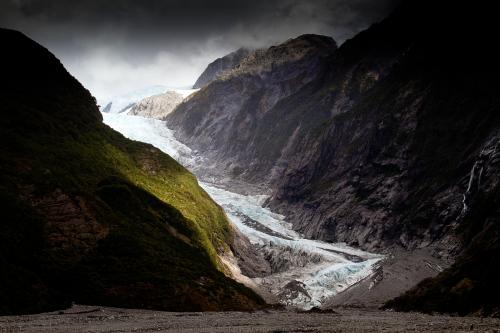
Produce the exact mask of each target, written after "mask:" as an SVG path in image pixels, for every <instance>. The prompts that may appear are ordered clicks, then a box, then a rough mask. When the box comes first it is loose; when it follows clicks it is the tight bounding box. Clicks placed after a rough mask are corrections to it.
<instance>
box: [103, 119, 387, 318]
mask: <svg viewBox="0 0 500 333" xmlns="http://www.w3.org/2000/svg"><path fill="white" fill-rule="evenodd" d="M103 118H104V122H105V123H106V124H107V125H109V126H110V127H112V128H113V129H115V130H117V131H118V132H120V133H122V134H123V135H125V136H126V137H128V138H130V139H133V140H137V141H142V142H146V143H150V144H152V145H154V146H155V147H157V148H159V149H160V150H162V151H164V152H166V153H167V154H169V155H170V156H172V157H173V158H175V159H176V160H178V161H179V162H180V163H181V164H183V165H184V166H186V167H188V168H190V167H194V166H195V165H196V163H203V160H202V159H201V157H199V156H195V155H194V154H193V151H192V150H191V149H190V148H189V147H187V146H186V145H184V144H182V143H180V142H179V141H177V140H176V139H175V137H174V135H173V131H172V130H170V129H168V128H167V127H166V125H165V122H163V121H160V120H155V119H148V118H143V117H140V116H129V115H126V114H103ZM200 185H201V186H202V187H203V189H205V191H206V192H207V193H208V194H209V195H210V196H211V197H212V198H213V199H214V200H215V201H216V202H217V203H218V204H219V205H221V206H222V207H223V208H224V210H225V211H226V213H227V215H228V217H229V219H230V220H231V221H232V222H233V223H234V225H235V226H236V227H237V228H238V229H239V230H240V231H241V232H242V233H243V234H245V235H246V236H247V237H248V239H249V240H250V242H251V243H252V244H254V245H255V246H257V247H258V248H259V250H260V251H262V252H263V253H264V255H265V257H266V258H269V259H268V260H269V262H270V266H271V267H272V272H271V273H270V274H269V275H267V276H265V277H261V278H254V279H253V280H254V282H255V283H256V284H257V285H258V286H260V287H261V288H264V289H267V290H268V291H269V292H270V293H272V294H273V295H275V296H276V297H277V299H278V300H279V301H280V302H281V303H283V304H285V305H290V306H297V307H300V308H303V309H309V308H311V307H313V306H321V304H322V302H323V301H324V300H326V299H327V298H329V297H331V296H334V295H335V294H337V293H339V292H341V291H343V290H345V289H346V288H348V287H349V286H352V285H353V284H355V283H357V282H359V281H360V280H362V279H364V278H366V277H367V276H369V275H371V274H372V273H373V269H374V267H375V266H376V264H377V262H378V261H379V260H380V259H382V256H380V255H376V254H372V253H369V252H365V251H361V250H359V249H355V248H351V247H349V246H347V245H345V244H333V243H327V242H322V241H318V240H311V239H306V238H304V237H303V236H302V235H300V234H299V233H298V232H296V231H294V230H292V226H291V225H290V224H289V223H288V222H286V220H285V217H284V216H283V215H280V214H276V213H274V212H272V211H271V210H269V209H268V208H265V207H262V203H263V202H264V200H265V199H266V196H265V195H242V194H238V193H234V192H231V191H228V190H227V189H224V188H221V187H220V186H219V185H216V184H208V183H203V182H200ZM354 258H356V259H354Z"/></svg>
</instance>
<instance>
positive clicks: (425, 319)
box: [0, 305, 500, 333]
mask: <svg viewBox="0 0 500 333" xmlns="http://www.w3.org/2000/svg"><path fill="white" fill-rule="evenodd" d="M0 332H51V333H57V332H500V319H494V318H476V317H450V316H442V315H436V316H430V315H424V314H418V313H398V312H388V311H378V310H367V309H338V310H336V311H335V312H332V313H305V312H302V313H301V312H293V311H266V312H263V311H258V312H186V313H179V312H159V311H147V310H131V309H118V308H106V307H96V306H81V305H76V306H73V307H72V308H70V309H68V310H65V311H56V312H50V313H41V314H35V315H25V316H6V317H0Z"/></svg>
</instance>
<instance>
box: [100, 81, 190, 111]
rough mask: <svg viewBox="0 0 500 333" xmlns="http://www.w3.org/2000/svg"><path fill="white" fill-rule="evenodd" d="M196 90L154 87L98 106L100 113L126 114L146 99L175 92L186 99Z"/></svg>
mask: <svg viewBox="0 0 500 333" xmlns="http://www.w3.org/2000/svg"><path fill="white" fill-rule="evenodd" d="M198 90H199V89H185V88H177V87H167V86H162V85H155V86H150V87H146V88H143V89H138V90H134V91H131V92H128V93H125V94H121V95H117V96H113V97H111V98H108V99H104V100H99V105H100V110H101V112H102V113H127V111H129V110H130V109H131V108H132V107H133V106H134V105H135V104H136V103H137V102H139V101H141V100H142V99H144V98H146V97H151V96H154V95H159V94H163V93H165V92H167V91H175V92H176V93H178V94H180V95H182V97H184V98H186V97H188V96H189V95H191V94H192V93H194V92H196V91H198Z"/></svg>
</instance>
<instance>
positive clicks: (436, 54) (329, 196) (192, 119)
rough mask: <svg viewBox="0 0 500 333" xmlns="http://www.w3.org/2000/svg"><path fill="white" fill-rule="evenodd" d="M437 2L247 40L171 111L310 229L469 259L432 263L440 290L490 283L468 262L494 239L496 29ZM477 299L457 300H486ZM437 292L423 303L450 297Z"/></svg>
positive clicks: (181, 125)
mask: <svg viewBox="0 0 500 333" xmlns="http://www.w3.org/2000/svg"><path fill="white" fill-rule="evenodd" d="M444 7H445V6H443V8H440V7H439V6H433V7H432V8H430V7H428V6H427V4H417V3H416V2H415V3H410V4H407V5H403V6H402V7H400V8H399V9H398V10H397V11H396V12H395V13H394V14H393V15H391V16H390V17H389V18H387V19H386V20H384V21H383V22H381V23H379V24H375V25H373V26H372V27H370V28H369V29H367V30H366V31H364V32H362V33H360V34H358V35H357V36H355V37H354V38H353V39H351V40H349V41H347V42H345V43H344V44H343V45H342V46H341V47H339V48H338V49H337V48H336V46H335V43H334V42H333V41H332V40H331V39H328V38H326V37H321V36H310V35H309V36H308V35H306V36H301V37H299V38H297V39H295V40H291V41H288V42H286V43H284V44H281V45H279V46H277V47H273V48H270V49H268V50H263V51H258V52H255V53H254V54H253V55H251V56H249V57H247V58H246V59H245V60H244V61H242V63H241V64H240V66H238V67H236V68H235V69H234V70H232V71H228V72H226V73H224V75H221V76H220V77H219V79H217V80H215V81H213V82H212V83H210V84H209V85H208V86H206V87H205V88H203V89H202V90H201V91H200V92H199V93H198V94H197V95H196V96H194V98H192V99H191V100H190V101H188V102H187V103H184V104H183V105H181V106H180V107H179V108H177V109H176V110H175V111H174V112H173V113H172V114H171V115H169V116H168V117H167V121H168V124H169V126H170V127H171V128H173V129H175V130H177V133H178V136H179V138H180V139H181V140H182V141H184V142H186V143H187V144H188V145H190V146H191V147H194V148H195V149H197V150H199V151H201V152H204V153H205V154H206V156H207V158H208V159H209V160H211V161H212V162H213V165H214V166H215V168H214V169H213V170H207V171H206V172H207V174H210V173H215V172H216V171H214V170H217V171H219V170H224V172H225V175H229V176H230V177H232V178H236V179H241V180H245V181H249V182H251V183H254V184H263V185H265V186H269V187H270V188H271V189H272V197H271V200H270V201H269V202H268V204H269V205H270V206H271V207H272V208H274V209H275V210H278V211H279V212H283V213H285V214H286V215H287V216H288V217H289V219H290V221H291V222H292V223H293V224H294V226H295V228H296V229H297V230H299V231H301V232H302V233H304V234H305V235H306V236H308V237H312V238H320V239H323V240H327V241H341V242H347V243H349V244H351V245H356V246H361V247H363V248H365V249H369V250H373V251H385V250H387V249H388V248H391V247H392V246H394V245H397V246H401V247H403V248H405V249H408V250H412V249H416V248H425V247H429V246H432V247H433V248H435V249H436V254H437V255H440V256H454V255H456V254H459V253H462V255H463V256H462V257H460V259H458V261H457V263H460V262H462V261H463V260H466V262H467V263H468V264H470V265H468V264H464V265H461V264H457V265H458V266H457V267H456V268H455V269H454V271H453V272H454V273H453V274H452V276H453V278H451V277H450V275H446V274H451V273H450V272H451V271H449V270H447V271H445V272H444V273H442V274H441V275H440V276H442V275H443V274H444V275H445V276H448V277H449V280H448V282H447V283H448V284H449V285H450V288H449V289H447V290H445V291H443V292H444V293H447V292H448V291H450V290H453V288H454V286H455V284H454V283H456V282H458V281H460V279H461V278H464V277H467V276H469V278H470V279H471V280H473V281H474V282H473V283H472V285H481V286H482V287H481V288H484V286H485V285H487V286H488V288H492V289H494V290H498V286H495V285H494V283H492V281H490V280H488V278H486V277H485V276H484V275H481V274H479V275H475V274H472V275H471V274H470V273H471V272H472V270H471V269H472V267H478V266H480V265H481V264H482V263H484V261H483V260H479V257H478V256H477V255H476V253H482V251H486V252H487V253H489V254H493V253H496V252H495V251H497V247H496V246H497V245H496V244H498V240H499V238H498V237H497V236H496V235H498V229H497V228H498V227H497V226H498V224H499V223H498V215H497V211H496V208H492V207H498V205H497V206H495V204H494V203H496V202H497V200H498V192H497V191H498V174H499V170H498V164H497V157H496V156H497V148H496V147H497V145H498V141H499V138H500V137H499V131H500V115H499V113H498V112H497V111H496V110H497V109H498V107H499V106H500V100H499V97H498V94H497V92H496V90H497V88H496V87H497V86H498V84H497V83H496V81H497V77H498V76H497V74H498V62H497V61H496V60H495V57H496V53H495V52H494V50H493V48H492V46H491V40H492V36H491V31H493V29H491V27H488V26H486V24H485V22H489V21H488V20H484V22H483V21H480V20H478V24H476V25H474V27H472V28H471V29H469V26H467V27H465V26H464V25H463V20H466V18H468V17H469V16H470V15H472V14H473V15H476V14H478V13H475V12H474V10H472V12H470V11H469V9H467V8H465V7H460V6H457V7H455V8H454V10H455V11H456V13H455V12H454V15H449V14H448V12H447V11H448V10H449V8H444ZM483 14H484V13H483ZM422 17H425V18H426V20H425V23H424V21H422ZM475 34H477V36H478V37H476V35H475ZM473 36H474V37H473ZM464 38H465V39H466V38H475V40H476V43H475V46H474V47H473V48H472V47H468V46H465V45H464V44H463V40H464ZM485 207H487V208H485ZM479 212H481V213H479ZM492 221H495V222H492ZM485 228H486V229H488V230H490V229H489V228H493V229H494V230H495V231H492V230H493V229H492V230H490V232H489V233H488V234H484V235H483V234H482V230H483V229H485ZM481 235H482V236H481ZM476 236H477V237H479V238H477V239H475V238H474V237H476ZM473 239H474V240H475V242H476V241H477V242H479V245H477V244H476V243H474V244H476V245H472V244H470V242H471V241H472V240H473ZM486 244H489V245H486ZM471 246H473V248H476V247H479V248H480V249H481V251H479V250H469V249H470V247H471ZM467 256H469V257H467ZM490 257H491V256H490ZM464 258H469V259H464ZM470 258H473V259H470ZM492 260H493V259H492ZM471 263H474V264H471ZM493 266H494V267H497V266H498V265H496V264H495V265H493ZM493 276H495V275H493ZM440 279H442V277H440ZM433 281H434V280H433ZM450 281H455V282H450ZM483 283H484V284H483ZM467 285H468V284H467ZM435 286H436V288H439V286H440V284H439V283H436V285H435ZM457 288H458V287H457ZM464 288H465V287H464ZM467 288H468V287H467ZM467 288H466V289H467ZM477 288H479V287H477ZM467 290H469V289H467ZM470 290H472V289H470ZM477 290H480V288H479V289H476V291H475V292H471V294H470V295H472V294H473V295H474V297H478V295H480V294H481V293H483V291H477ZM481 290H482V289H481ZM427 295H432V293H429V294H427ZM461 295H462V296H463V295H464V294H460V295H459V296H456V299H460V297H461ZM481 295H482V294H481ZM471 297H472V296H471ZM453 299H454V298H453ZM456 299H454V300H456ZM461 300H462V301H463V300H464V299H461ZM474 300H475V302H472V303H471V304H474V305H471V306H469V307H467V308H464V310H463V311H465V312H464V313H469V312H470V311H476V310H478V309H481V308H482V307H483V306H485V304H484V303H481V302H480V301H477V300H478V298H474ZM426 301H427V302H432V297H430V296H429V297H428V298H427V299H426ZM423 303H425V302H423V301H422V303H419V304H423ZM493 303H494V302H493ZM415 304H416V303H415ZM426 304H427V305H429V303H426ZM495 304H497V305H498V302H496V303H495ZM434 305H435V306H434V307H433V306H431V305H429V307H428V308H427V309H434V310H439V311H446V310H447V309H446V306H444V305H443V304H442V303H439V305H438V303H434ZM495 306H496V305H494V306H493V305H492V304H489V305H488V306H486V307H485V309H486V310H485V311H486V312H487V311H491V309H492V308H494V307H495ZM408 308H410V306H408ZM414 308H417V306H415V307H414ZM421 308H422V307H421Z"/></svg>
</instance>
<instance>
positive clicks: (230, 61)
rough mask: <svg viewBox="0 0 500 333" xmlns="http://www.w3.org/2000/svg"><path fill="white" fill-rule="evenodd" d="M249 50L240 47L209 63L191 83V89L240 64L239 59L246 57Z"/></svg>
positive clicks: (199, 86) (200, 86)
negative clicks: (192, 83) (193, 82)
mask: <svg viewBox="0 0 500 333" xmlns="http://www.w3.org/2000/svg"><path fill="white" fill-rule="evenodd" d="M250 52H251V51H250V50H248V49H245V48H241V49H238V50H237V51H234V52H232V53H229V54H228V55H226V56H224V57H222V58H219V59H217V60H215V61H214V62H212V63H210V64H209V65H208V67H207V68H206V69H205V70H204V71H203V73H201V75H200V77H199V78H198V80H196V82H195V84H194V85H193V89H199V88H203V87H204V86H206V85H207V84H209V83H210V82H212V81H214V80H215V79H217V77H218V76H219V75H220V74H222V73H223V72H224V71H227V70H231V69H233V68H235V67H237V66H238V65H239V64H240V62H241V60H243V59H244V58H245V57H247V56H248V55H249V54H250Z"/></svg>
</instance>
